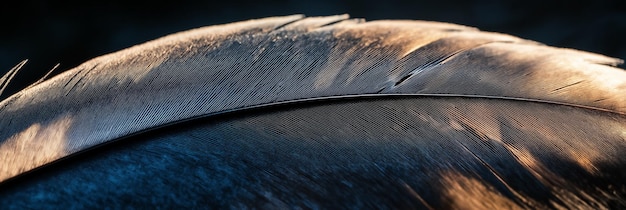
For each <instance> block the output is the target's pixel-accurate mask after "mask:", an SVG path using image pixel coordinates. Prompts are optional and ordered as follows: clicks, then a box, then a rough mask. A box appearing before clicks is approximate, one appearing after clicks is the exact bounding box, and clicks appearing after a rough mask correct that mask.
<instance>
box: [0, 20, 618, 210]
mask: <svg viewBox="0 0 626 210" xmlns="http://www.w3.org/2000/svg"><path fill="white" fill-rule="evenodd" d="M620 63H621V61H620V60H618V59H613V58H608V57H605V56H602V55H597V54H592V53H587V52H582V51H576V50H570V49H560V48H554V47H549V46H545V45H542V44H540V43H536V42H532V41H529V40H524V39H520V38H517V37H513V36H509V35H504V34H498V33H489V32H482V31H479V30H477V29H475V28H470V27H465V26H459V25H454V24H447V23H437V22H425V21H396V20H390V21H371V22H365V21H364V20H361V19H349V18H348V16H347V15H339V16H329V17H310V18H305V17H303V16H300V15H294V16H285V17H272V18H265V19H258V20H250V21H244V22H238V23H231V24H226V25H218V26H209V27H204V28H199V29H194V30H190V31H186V32H181V33H177V34H173V35H169V36H166V37H163V38H160V39H157V40H154V41H151V42H148V43H145V44H141V45H137V46H134V47H131V48H128V49H125V50H122V51H119V52H116V53H112V54H109V55H104V56H101V57H98V58H95V59H93V60H90V61H88V62H86V63H84V64H82V65H80V66H78V67H76V68H73V69H70V70H68V71H66V72H64V73H62V74H60V75H58V76H56V77H53V78H51V79H48V80H46V81H44V82H41V83H39V84H37V85H34V86H31V87H28V88H26V89H25V90H23V91H20V92H18V93H16V94H14V95H12V96H10V97H8V98H6V99H4V100H3V101H2V102H0V129H1V132H0V182H3V181H4V183H0V184H4V186H5V190H4V191H1V190H0V202H1V204H6V203H13V204H15V203H18V204H19V202H16V200H20V199H34V198H32V196H30V197H29V196H28V195H29V194H28V193H42V192H41V191H37V189H38V188H37V187H42V186H46V184H41V183H44V182H45V183H47V184H50V185H51V186H52V185H55V184H60V183H63V184H62V185H65V186H74V185H72V183H74V184H76V183H79V182H78V181H79V180H82V181H81V183H84V182H94V183H97V184H95V186H97V187H96V188H98V187H103V188H106V187H108V186H114V184H111V183H108V184H107V182H108V181H112V180H116V181H119V182H124V181H120V180H124V179H121V178H119V179H113V178H111V177H113V175H111V174H117V172H115V173H113V172H102V173H100V174H98V171H100V170H118V169H111V168H115V167H114V166H113V165H114V164H113V163H112V164H111V165H105V166H102V165H100V166H98V164H105V163H108V162H106V161H108V160H109V159H106V158H109V157H110V158H112V159H115V158H118V159H115V160H116V161H113V162H114V163H115V164H121V162H124V160H127V159H123V158H122V159H119V158H121V157H131V156H132V155H140V154H139V153H140V151H143V152H144V153H143V154H141V155H148V156H149V154H152V153H154V152H152V151H151V150H154V147H158V148H167V149H172V148H176V150H175V151H170V150H168V151H170V152H174V153H177V154H178V153H184V152H187V151H189V152H190V155H188V156H185V157H190V156H192V155H198V156H197V157H196V156H194V158H195V159H194V158H191V159H193V160H194V161H196V162H194V163H193V164H192V163H191V162H185V161H189V160H190V159H185V161H182V162H183V163H181V162H177V163H176V164H174V165H176V167H184V166H185V164H190V165H189V166H192V165H193V166H194V167H200V168H202V170H207V171H209V172H207V173H206V174H204V175H203V176H205V175H206V176H207V177H208V178H206V179H194V180H193V181H190V180H187V179H185V178H180V177H178V178H176V179H181V180H185V183H190V182H193V183H196V182H199V183H197V184H196V185H192V186H190V187H189V188H185V189H186V190H185V192H186V193H188V192H196V191H194V190H193V189H190V188H193V187H196V188H197V189H200V188H199V186H204V187H207V189H210V190H206V189H205V190H200V191H198V192H196V194H197V195H198V196H199V197H197V198H196V200H195V201H193V202H192V201H191V200H186V201H188V202H189V203H186V204H190V205H192V204H193V203H194V202H200V203H202V202H209V203H211V204H212V205H217V206H218V207H226V206H230V207H235V208H238V207H245V206H259V205H266V204H267V205H269V206H265V207H274V208H280V207H285V205H286V206H288V207H294V206H305V207H313V208H314V207H333V206H342V205H345V206H348V207H358V206H359V205H363V206H364V207H368V206H369V207H373V206H378V207H380V206H387V207H389V206H392V207H394V205H400V206H395V207H418V208H447V207H455V208H464V207H468V206H471V207H475V208H489V207H490V206H499V207H511V208H513V207H518V208H519V207H522V208H576V207H582V208H602V207H605V208H615V207H620V206H622V207H623V206H626V185H625V184H624V183H625V182H624V181H622V180H626V173H624V172H623V170H622V169H623V168H624V166H626V157H624V156H623V155H622V154H624V152H626V71H624V70H622V69H619V68H616V67H614V66H615V65H617V64H620ZM12 76H13V74H11V73H9V74H7V75H5V76H4V77H2V79H0V85H3V87H4V86H5V85H4V83H6V82H8V80H10V77H12ZM5 80H6V81H5ZM263 107H276V109H272V110H267V109H266V108H263ZM250 110H252V111H250ZM229 113H230V114H229ZM237 113H244V114H237ZM200 118H203V119H200ZM207 119H208V120H207ZM184 121H190V122H189V123H187V124H185V123H183V122H184ZM180 123H182V124H183V125H186V126H187V127H188V128H187V127H184V128H183V127H180V126H178V127H177V126H175V125H174V124H180ZM168 129H169V130H168ZM165 130H168V131H167V132H166V131H165ZM159 132H164V133H160V134H162V136H155V135H153V134H152V133H159ZM140 133H144V134H140ZM148 137H150V138H148ZM131 139H132V141H131ZM137 139H142V140H137ZM145 139H156V140H154V141H152V140H150V141H148V140H145ZM168 139H169V140H168ZM114 141H116V144H118V145H121V144H122V143H124V142H132V143H128V144H130V145H127V146H128V147H127V148H118V149H116V151H119V152H112V153H111V154H117V156H116V157H114V156H106V155H102V157H95V156H94V157H91V156H88V155H89V153H90V152H85V154H83V156H84V157H85V158H84V159H85V160H84V162H85V163H80V164H78V163H77V164H76V165H80V166H81V167H87V168H90V170H93V172H86V171H81V169H80V168H75V169H71V168H70V169H71V170H70V169H63V168H61V169H59V171H60V172H42V174H53V175H50V176H48V175H45V177H51V178H33V177H34V176H35V175H33V176H31V177H30V178H29V177H28V176H24V177H23V178H21V177H20V176H21V175H22V174H24V173H26V172H29V171H32V170H33V169H37V168H41V167H43V166H47V165H50V167H54V166H55V165H63V163H64V162H65V161H71V160H72V158H68V157H70V156H73V155H76V154H78V153H80V152H84V151H87V150H88V149H91V148H94V147H96V146H99V145H103V144H105V143H111V142H114ZM137 142H144V143H145V144H144V143H137ZM155 142H160V143H158V145H160V146H154V147H152V146H150V145H157V143H155ZM163 142H168V143H163ZM164 145H166V146H164ZM172 145H174V146H172ZM133 148H136V150H135V149H133ZM139 148H141V149H139ZM148 148H151V149H148ZM197 148H202V150H201V149H197ZM142 149H145V150H142ZM127 150H128V151H129V153H128V154H127V153H123V152H124V151H127ZM131 150H132V151H131ZM181 150H182V151H181ZM196 150H197V151H196ZM97 151H99V150H94V153H95V152H97ZM103 151H108V150H103ZM198 151H201V152H200V153H196V152H198ZM122 153H123V154H126V155H129V156H124V155H121V154H122ZM192 153H193V154H192ZM99 154H100V153H99ZM166 154H169V153H165V152H163V154H161V155H160V156H154V157H153V158H154V159H150V161H148V163H146V164H147V165H150V166H146V165H141V167H139V168H142V167H144V168H142V169H138V170H145V171H149V170H152V169H154V171H159V170H162V171H161V172H162V173H165V174H160V173H157V174H160V176H146V177H145V178H147V179H155V180H160V179H166V178H167V177H168V176H167V175H166V174H167V173H174V172H176V171H177V170H178V169H177V170H171V169H163V168H159V167H157V166H158V165H159V164H165V163H161V162H159V161H160V160H163V159H167V157H169V156H168V155H166ZM253 156H254V157H253ZM78 157H80V155H76V158H78ZM88 157H89V158H88ZM133 157H134V156H133ZM145 157H147V156H141V158H145ZM151 157H152V156H151ZM209 157H211V158H215V157H219V158H217V159H211V160H213V162H211V163H208V162H203V161H202V160H206V158H209ZM141 158H139V157H137V159H133V161H137V162H132V161H131V163H126V164H131V165H132V164H140V162H141V161H142V160H140V159H141ZM148 159H149V158H148ZM264 161H265V162H264ZM53 162H56V164H51V163H53ZM157 162H158V164H157ZM217 162H219V163H221V164H223V165H219V164H218V166H216V165H212V164H217ZM270 162H271V164H269V163H270ZM151 164H154V165H151ZM242 164H243V165H246V164H249V165H250V167H249V168H237V169H235V168H236V167H235V165H242ZM96 166H98V167H96ZM68 167H71V166H68ZM91 167H96V168H97V169H94V168H91ZM120 167H122V166H120ZM172 167H174V166H172ZM237 167H239V166H237ZM242 167H243V166H242ZM303 167H304V168H303ZM307 167H308V168H307ZM105 168H106V169H105ZM157 168H158V169H157ZM224 168H227V169H228V170H226V169H224ZM72 170H76V171H81V172H72ZM120 170H121V169H120ZM180 170H181V171H180V173H182V169H180ZM194 170H195V171H196V172H197V170H201V169H194ZM231 170H232V171H235V172H232V173H230V172H229V173H228V175H224V177H231V176H232V177H237V176H235V175H233V174H237V173H236V172H237V170H240V171H243V172H241V173H242V174H247V175H246V176H244V175H242V176H243V177H239V178H240V179H235V178H233V179H232V180H231V179H229V180H228V182H226V181H224V183H228V184H230V185H228V186H227V187H223V188H217V187H215V186H217V184H215V183H216V182H217V181H213V182H211V183H213V184H207V183H209V182H210V180H221V178H223V177H221V176H220V175H219V174H220V173H222V172H224V171H231ZM65 172H67V173H68V174H72V177H73V178H71V179H67V180H65V179H63V175H59V174H63V173H65ZM33 173H37V171H34V172H33ZM74 173H86V174H88V175H85V176H84V177H83V178H85V177H87V178H88V177H91V178H92V179H91V180H90V181H89V180H88V181H85V180H84V179H81V178H79V177H80V176H79V175H76V174H74ZM89 173H94V174H89ZM129 173H130V172H129ZM139 173H140V172H132V173H131V174H132V175H127V176H133V177H135V178H136V177H140V176H139V175H138V174H139ZM142 173H143V172H142ZM155 173H156V172H155ZM224 173H225V172H224ZM207 174H209V175H207ZM268 174H269V175H268ZM185 175H186V174H181V175H180V176H185ZM41 176H42V177H44V175H41ZM120 176H121V175H120ZM195 176H199V175H198V174H196V175H195ZM218 176H220V177H221V178H220V177H218ZM55 177H56V178H55ZM103 177H109V178H108V179H105V178H103ZM263 177H265V178H263ZM20 178H21V179H20ZM93 178H95V179H96V180H93ZM331 178H332V179H331ZM125 179H127V180H126V181H127V183H126V185H123V186H135V187H136V188H149V187H151V186H152V185H154V186H159V188H160V190H164V191H167V190H166V189H170V190H169V191H167V193H161V194H168V195H177V196H180V197H185V196H183V195H182V194H179V192H178V193H177V192H176V191H175V190H174V188H176V187H174V186H182V185H185V183H183V182H182V181H181V182H180V183H178V184H180V185H165V186H161V185H158V184H154V183H144V181H137V180H135V179H133V178H128V177H127V178H125ZM20 180H22V181H20ZM29 180H30V181H29ZM46 180H49V181H46ZM60 180H65V181H60ZM72 180H74V181H72ZM103 180H107V181H103ZM616 180H618V181H616ZM161 181H162V182H159V183H161V184H162V183H169V182H172V183H176V180H168V181H163V180H161ZM203 181H204V182H203ZM12 182H15V183H21V184H20V185H19V186H23V187H11V186H10V184H11V183H12ZM40 182H41V183H40ZM155 182H156V181H155ZM214 182H215V183H214ZM33 183H34V184H33ZM141 183H143V184H141ZM301 183H305V184H301ZM22 184H23V185H22ZM214 184H215V185H214ZM77 185H79V184H77ZM225 185H227V184H225ZM318 185H319V186H318ZM2 186H3V185H0V188H1V187H2ZM27 186H28V187H27ZM79 186H80V185H79ZM91 187H93V186H91ZM211 187H215V188H211ZM77 188H80V187H77ZM155 188H156V187H155ZM81 189H82V188H81ZM98 189H100V188H98ZM107 189H108V188H107ZM203 189H204V188H203ZM224 189H229V191H224ZM20 190H21V194H20ZM29 190H30V191H29ZM135 190H136V189H135ZM143 190H147V191H150V189H143ZM152 190H153V191H150V192H151V194H150V193H149V194H150V195H151V196H153V197H154V198H156V197H157V196H158V195H160V194H159V193H160V192H161V191H159V190H156V189H152ZM79 192H83V191H81V190H69V191H67V190H66V191H64V192H56V193H59V194H63V193H68V194H67V195H66V196H78V195H80V193H79ZM99 192H100V193H101V194H102V195H99V196H103V197H98V196H96V195H92V194H90V195H91V196H94V197H91V196H87V198H84V199H85V200H89V199H92V200H90V202H95V203H98V202H106V201H107V200H111V199H114V200H115V199H119V198H121V197H123V196H128V194H116V193H119V192H109V191H106V190H101V191H99ZM107 192H108V194H107ZM130 192H139V191H133V190H130ZM77 193H78V194H77ZM85 193H86V191H85ZM131 194H132V193H131ZM183 194H185V193H183ZM63 195H65V194H63ZM134 195H136V194H134ZM185 195H187V194H185ZM194 195H195V194H194ZM55 196H56V195H55ZM59 196H60V195H59ZM118 196H119V197H118ZM229 196H230V197H229ZM43 197H45V198H42V199H43V200H45V201H48V202H50V203H58V202H55V201H58V200H54V199H53V197H54V196H52V195H50V196H48V197H46V196H43ZM139 197H142V196H139ZM148 197H149V196H148ZM174 197H176V196H174ZM191 197H193V196H191ZM207 197H211V198H215V199H217V200H210V199H206V198H207ZM10 199H12V200H10ZM46 199H51V200H46ZM57 199H61V200H62V199H65V198H57ZM137 199H138V200H135V201H133V202H135V203H134V204H135V205H142V204H152V205H161V204H163V205H182V204H181V203H177V201H176V202H175V201H171V200H167V199H148V198H145V200H142V199H143V198H137ZM187 199H192V198H187ZM342 199H343V200H342ZM39 201H41V200H39ZM14 202H15V203H14ZM33 202H35V203H37V202H36V201H32V202H30V203H31V204H32V203H33ZM66 202H67V201H66ZM159 202H163V203H161V204H159ZM28 203H29V202H26V201H25V202H24V205H26V204H28ZM38 203H41V202H38ZM44 203H45V202H44ZM130 203H132V202H130ZM104 204H107V203H104ZM109 204H111V203H108V204H107V205H109ZM126 204H128V203H126ZM405 204H406V205H405ZM111 205H113V204H111ZM122 205H123V204H122Z"/></svg>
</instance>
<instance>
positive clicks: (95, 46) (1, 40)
mask: <svg viewBox="0 0 626 210" xmlns="http://www.w3.org/2000/svg"><path fill="white" fill-rule="evenodd" d="M298 13H299V14H305V15H307V16H318V15H333V14H343V13H348V14H350V15H351V16H352V17H359V18H365V19H367V20H376V19H421V20H433V21H445V22H452V23H458V24H463V25H470V26H474V27H478V28H480V29H482V30H486V31H496V32H502V33H508V34H512V35H516V36H520V37H523V38H527V39H532V40H536V41H539V42H543V43H546V44H549V45H553V46H559V47H567V48H575V49H581V50H586V51H591V52H596V53H601V54H605V55H608V56H612V57H617V58H621V59H626V40H624V39H626V1H625V0H616V1H580V0H558V1H547V0H542V1H539V0H524V1H488V0H428V1H401V0H396V1H391V0H385V1H383V0H378V1H374V0H362V1H356V0H347V1H339V0H317V1H308V2H307V1H298V0H273V1H250V0H228V1H219V2H212V1H204V2H202V1H189V0H177V1H169V2H160V1H123V0H111V1H100V2H89V1H72V2H63V1H54V2H53V1H28V0H25V1H11V2H10V4H9V3H8V2H4V3H2V6H0V23H1V24H2V27H3V28H4V30H2V32H1V33H0V75H1V74H4V72H6V71H8V70H9V69H10V68H11V67H13V66H14V65H15V64H17V63H18V62H19V61H21V60H23V59H29V63H28V64H27V65H26V66H25V67H24V68H23V70H22V71H21V72H20V73H19V74H18V75H17V76H16V79H15V80H14V82H13V83H12V84H11V86H10V88H9V89H8V92H9V93H10V92H14V91H16V90H17V89H20V88H22V87H24V86H25V85H27V84H28V83H30V82H33V81H35V80H37V79H38V78H39V77H41V76H42V75H43V74H45V72H46V71H48V70H50V69H51V68H52V67H53V66H54V65H55V64H57V63H60V67H59V70H58V71H57V73H58V72H62V71H64V70H67V69H69V68H72V67H74V66H76V65H78V64H80V63H82V62H84V61H86V60H88V59H90V58H93V57H95V56H99V55H102V54H106V53H110V52H114V51H117V50H120V49H123V48H126V47H129V46H132V45H135V44H139V43H142V42H145V41H149V40H151V39H155V38H158V37H161V36H163V35H167V34H170V33H173V32H178V31H181V30H186V29H191V28H196V27H200V26H206V25H213V24H220V23H228V22H233V21H239V20H246V19H251V18H260V17H268V16H276V15H290V14H298ZM5 95H6V93H5Z"/></svg>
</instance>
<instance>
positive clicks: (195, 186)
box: [0, 95, 626, 209]
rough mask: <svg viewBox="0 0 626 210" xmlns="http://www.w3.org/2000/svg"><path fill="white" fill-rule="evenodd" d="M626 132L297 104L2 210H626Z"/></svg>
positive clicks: (47, 187)
mask: <svg viewBox="0 0 626 210" xmlns="http://www.w3.org/2000/svg"><path fill="white" fill-rule="evenodd" d="M460 104H462V106H461V105H460ZM625 119H626V116H624V115H621V114H616V113H611V112H605V111H601V110H596V109H588V108H584V107H572V106H563V105H559V104H552V103H545V102H537V101H523V100H521V101H515V100H502V99H500V98H482V97H467V96H447V97H441V96H440V95H431V96H415V95H410V96H407V95H369V96H357V97H355V98H346V97H339V98H337V97H333V98H326V99H324V100H309V101H301V102H298V103H297V104H294V102H288V103H285V104H282V105H275V106H273V107H257V108H255V109H253V110H242V111H240V112H230V113H224V114H221V115H217V116H213V117H208V118H203V119H198V120H194V121H191V122H189V123H182V124H178V125H174V126H169V127H168V128H167V129H158V130H155V131H153V132H148V133H145V134H142V135H136V136H133V137H129V138H128V139H125V140H124V141H118V142H116V144H109V145H107V146H106V147H100V148H98V149H96V150H91V151H90V152H88V153H85V154H82V155H81V156H80V158H74V159H69V160H68V161H66V162H65V164H55V165H51V167H47V168H44V169H42V170H39V171H37V172H36V173H33V174H30V176H22V177H20V178H21V179H16V180H14V181H17V182H8V183H9V185H3V187H2V188H0V205H2V206H7V205H9V206H13V207H15V208H63V207H65V208H67V207H73V206H76V207H78V206H80V207H88V208H90V207H92V206H93V207H97V206H102V205H106V206H108V207H111V208H121V207H130V206H137V207H142V206H146V205H151V206H160V207H164V208H181V207H184V208H189V207H194V206H207V207H210V208H215V209H224V208H254V207H263V208H281V209H289V208H298V207H304V208H311V209H318V208H321V209H334V208H371V209H388V208H392V209H414V208H423V207H426V208H435V209H458V208H477V209H488V208H496V209H518V208H529V209H547V208H555V209H562V208H566V209H572V208H574V209H576V208H582V209H592V208H593V209H619V208H620V207H622V208H623V207H624V206H626V189H625V188H623V186H625V185H624V184H625V182H624V174H623V173H620V172H619V171H622V168H623V166H624V165H625V164H626V158H624V157H623V156H622V155H621V154H623V153H624V151H626V142H624V141H623V138H624V137H625V135H626V133H621V134H620V131H624V129H626V124H624V123H623V121H624V120H625ZM590 124H591V125H595V126H594V128H593V129H592V130H590V129H589V125H590ZM590 131H591V132H590ZM103 166H105V167H103ZM95 177H97V178H95ZM51 189H53V190H51ZM54 189H62V190H54ZM33 195H37V196H33ZM137 195H144V196H137ZM67 198H72V199H67ZM75 198H80V200H79V201H80V202H77V200H76V199H75ZM126 198H132V199H126Z"/></svg>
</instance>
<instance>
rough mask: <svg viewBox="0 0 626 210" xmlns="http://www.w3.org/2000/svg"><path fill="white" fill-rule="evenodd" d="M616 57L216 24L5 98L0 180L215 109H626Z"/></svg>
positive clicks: (471, 39)
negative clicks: (478, 100)
mask: <svg viewBox="0 0 626 210" xmlns="http://www.w3.org/2000/svg"><path fill="white" fill-rule="evenodd" d="M619 63H621V61H620V60H617V59H613V58H608V57H605V56H602V55H597V54H592V53H587V52H581V51H576V50H569V49H558V48H553V47H549V46H544V45H541V44H539V43H536V42H532V41H528V40H523V39H520V38H516V37H513V36H509V35H504V34H497V33H488V32H481V31H478V30H477V29H475V28H471V27H465V26H460V25H454V24H446V23H436V22H425V21H372V22H365V21H363V20H360V19H349V18H348V16H347V15H339V16H329V17H311V18H304V16H301V15H295V16H286V17H273V18H266V19H259V20H250V21H244V22H238V23H232V24H226V25H219V26H209V27H204V28H199V29H194V30H190V31H186V32H181V33H177V34H173V35H170V36H166V37H163V38H160V39H157V40H154V41H151V42H148V43H145V44H142V45H138V46H134V47H131V48H128V49H125V50H121V51H119V52H116V53H113V54H109V55H105V56H102V57H98V58H95V59H93V60H91V61H88V62H86V63H84V64H82V65H80V66H78V67H76V68H74V69H71V70H68V71H67V72H64V73H62V74H60V75H58V76H55V77H53V78H51V79H49V80H47V81H44V82H42V83H40V84H38V85H35V86H32V87H30V88H27V89H25V90H23V91H21V92H18V93H16V94H14V95H13V96H11V97H9V98H7V99H5V100H3V101H2V102H1V103H0V128H2V132H0V181H2V180H6V179H9V178H11V177H14V176H16V175H19V174H21V173H23V172H26V171H29V170H32V169H34V168H37V167H40V166H43V165H45V164H47V163H50V162H52V161H55V160H57V159H60V158H63V157H66V156H68V155H71V154H74V153H76V152H79V151H81V150H84V149H87V148H90V147H93V146H96V145H99V144H101V143H105V142H107V141H110V140H113V139H118V138H121V137H124V136H128V135H132V134H134V133H137V132H140V131H143V130H146V129H150V128H153V127H157V126H160V125H164V124H168V123H173V122H178V121H182V120H185V119H189V118H194V117H198V116H203V115H207V114H211V113H216V112H224V111H228V110H235V109H239V108H245V107H250V106H257V105H261V104H269V103H276V102H281V101H290V100H297V99H306V98H317V97H327V96H341V95H358V94H377V93H380V94H405V93H406V94H457V95H478V96H497V97H514V98H528V99H537V100H545V101H553V102H559V103H567V104H577V105H581V106H589V107H597V108H600V109H606V110H611V111H615V112H617V113H624V112H626V95H625V94H626V91H625V90H626V72H625V71H623V70H622V69H618V68H614V67H611V66H610V65H617V64H619Z"/></svg>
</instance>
